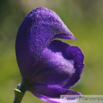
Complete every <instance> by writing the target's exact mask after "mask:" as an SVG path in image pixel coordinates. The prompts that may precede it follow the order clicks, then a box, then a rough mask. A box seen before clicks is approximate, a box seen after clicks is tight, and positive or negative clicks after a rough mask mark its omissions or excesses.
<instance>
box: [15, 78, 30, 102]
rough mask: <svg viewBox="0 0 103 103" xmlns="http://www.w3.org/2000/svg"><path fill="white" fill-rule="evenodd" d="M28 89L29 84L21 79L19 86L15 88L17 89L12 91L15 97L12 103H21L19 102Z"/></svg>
mask: <svg viewBox="0 0 103 103" xmlns="http://www.w3.org/2000/svg"><path fill="white" fill-rule="evenodd" d="M28 89H29V83H28V81H27V80H25V79H22V80H21V84H20V85H18V86H17V89H14V92H15V97H14V102H13V103H21V100H22V98H23V96H24V94H25V92H26V91H27V90H28Z"/></svg>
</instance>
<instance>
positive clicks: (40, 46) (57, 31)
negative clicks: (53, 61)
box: [16, 7, 76, 79]
mask: <svg viewBox="0 0 103 103" xmlns="http://www.w3.org/2000/svg"><path fill="white" fill-rule="evenodd" d="M54 38H65V39H76V38H75V37H74V35H73V34H72V33H71V31H70V30H69V29H68V28H67V26H66V25H65V24H64V23H63V21H62V20H61V19H60V17H59V16H58V15H57V14H56V13H55V12H53V11H52V10H49V9H47V8H43V7H40V8H37V9H34V10H32V11H31V12H30V13H29V14H28V15H27V16H26V18H25V19H24V21H23V22H22V24H21V26H20V28H19V30H18V33H17V38H16V56H17V62H18V65H19V69H20V72H21V75H22V77H23V78H25V79H29V78H30V76H31V75H32V73H33V71H34V66H36V65H37V64H38V62H40V61H41V59H42V56H41V54H42V52H43V50H44V49H45V48H47V46H48V45H49V44H50V43H51V42H52V41H53V39H54Z"/></svg>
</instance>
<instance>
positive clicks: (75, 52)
mask: <svg viewBox="0 0 103 103" xmlns="http://www.w3.org/2000/svg"><path fill="white" fill-rule="evenodd" d="M56 38H62V39H68V40H70V39H74V40H76V37H75V36H74V35H73V33H72V32H71V31H70V30H69V29H68V28H67V26H66V25H65V24H64V22H63V21H62V20H61V18H60V17H59V16H58V15H57V14H56V13H55V12H54V11H52V10H49V9H47V8H44V7H39V8H36V9H34V10H32V11H31V12H30V13H29V14H28V15H27V16H26V17H25V19H24V20H23V22H22V24H21V25H20V27H19V30H18V33H17V37H16V45H15V48H16V58H17V63H18V67H19V70H20V73H21V77H22V81H21V84H20V86H18V89H17V90H15V92H16V93H17V94H19V93H21V94H22V95H21V96H19V95H16V94H15V99H14V103H20V102H21V100H22V98H23V96H24V94H25V92H26V91H27V90H28V91H30V92H31V93H33V94H34V95H35V96H36V97H38V98H39V99H41V100H43V101H46V102H48V103H59V102H61V103H62V101H63V100H62V99H61V98H60V95H80V96H81V95H82V94H81V93H79V92H77V91H73V90H70V88H71V87H72V86H73V85H75V84H76V83H77V82H78V81H79V80H80V78H81V75H82V72H83V68H84V64H83V60H84V55H83V53H82V51H81V50H80V49H79V48H78V47H77V46H70V45H69V44H66V43H65V42H62V41H61V40H55V39H56ZM68 89H69V90H68ZM17 101H19V102H17ZM69 102H70V103H74V102H76V101H73V102H72V101H69Z"/></svg>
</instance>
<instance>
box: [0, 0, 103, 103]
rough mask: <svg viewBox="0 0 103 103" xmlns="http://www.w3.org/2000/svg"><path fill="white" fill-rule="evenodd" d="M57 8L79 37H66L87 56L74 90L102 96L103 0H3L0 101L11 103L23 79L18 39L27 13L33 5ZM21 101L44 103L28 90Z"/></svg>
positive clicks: (0, 30)
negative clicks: (19, 67) (19, 29)
mask: <svg viewBox="0 0 103 103" xmlns="http://www.w3.org/2000/svg"><path fill="white" fill-rule="evenodd" d="M40 6H43V7H47V8H49V9H52V10H54V11H55V12H56V13H57V14H58V15H59V16H60V17H61V19H62V20H63V21H64V22H65V24H66V25H67V26H68V28H69V29H70V30H71V31H72V32H73V34H74V35H75V36H76V37H77V38H78V39H77V40H75V41H74V40H70V41H69V40H65V41H66V42H67V43H69V44H71V45H76V46H78V47H80V48H81V50H82V51H83V53H84V55H85V59H84V63H85V68H84V71H83V75H82V78H81V79H80V81H79V82H78V84H77V85H76V86H74V87H72V89H73V90H76V91H79V92H81V93H82V94H83V95H103V89H102V87H103V40H102V39H103V0H0V103H12V102H13V99H14V91H13V89H14V88H16V86H17V84H18V83H20V81H21V76H20V72H19V69H18V66H17V62H16V57H15V39H16V34H17V31H18V28H19V26H20V24H21V23H22V21H23V19H24V18H25V16H26V15H27V14H28V13H29V12H30V11H31V10H32V9H34V8H37V7H40ZM22 103H44V102H42V101H41V100H39V99H38V98H36V97H35V96H33V95H32V94H31V93H30V92H26V94H25V96H24V98H23V100H22Z"/></svg>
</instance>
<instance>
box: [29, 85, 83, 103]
mask: <svg viewBox="0 0 103 103" xmlns="http://www.w3.org/2000/svg"><path fill="white" fill-rule="evenodd" d="M31 92H32V93H33V94H34V95H35V96H37V97H38V98H39V99H41V100H43V101H45V102H48V103H62V101H63V100H62V98H60V96H61V95H79V97H82V95H81V93H79V92H76V91H72V90H66V89H64V88H62V87H60V86H57V85H43V84H33V85H32V86H31ZM44 94H45V95H44ZM68 101H69V100H68ZM75 101H76V102H77V100H73V101H72V102H73V103H76V102H75ZM72 102H70V103H72Z"/></svg>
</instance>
